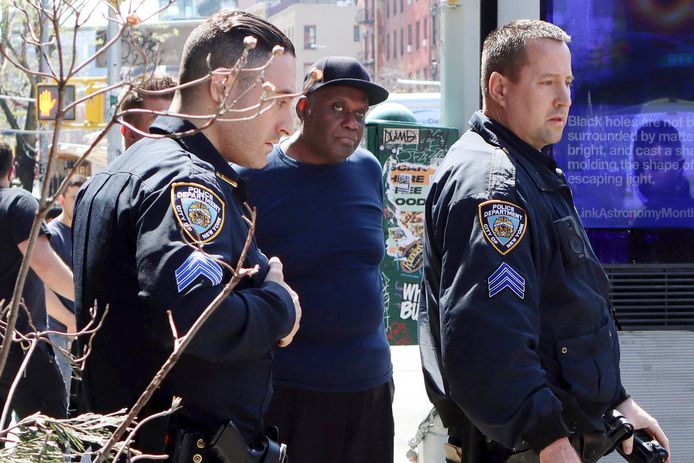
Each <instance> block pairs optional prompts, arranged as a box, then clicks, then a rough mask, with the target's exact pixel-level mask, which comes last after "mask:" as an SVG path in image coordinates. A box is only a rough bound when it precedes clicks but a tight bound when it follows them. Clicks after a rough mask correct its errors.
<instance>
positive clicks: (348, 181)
mask: <svg viewBox="0 0 694 463" xmlns="http://www.w3.org/2000/svg"><path fill="white" fill-rule="evenodd" d="M387 97H388V91H387V90H386V89H384V88H383V87H381V86H380V85H376V84H374V83H373V82H371V79H370V78H369V74H368V72H367V71H366V69H364V67H363V66H362V65H361V64H360V63H359V62H358V61H357V60H355V59H354V58H348V57H340V56H331V57H328V58H324V59H322V60H320V61H318V62H317V63H315V64H314V65H313V66H311V67H310V68H309V70H308V71H307V75H306V79H305V85H304V95H303V96H301V97H300V98H299V100H298V101H297V103H296V113H297V115H298V117H299V119H300V120H301V128H300V129H299V130H298V131H297V132H296V133H295V134H294V135H293V136H292V137H290V138H289V139H287V140H285V141H283V142H281V143H280V144H278V145H275V147H274V149H273V151H272V152H271V153H270V156H269V160H268V164H267V166H266V167H265V168H264V169H263V170H243V171H242V172H241V174H242V175H244V176H247V177H248V178H249V181H250V198H249V202H250V204H252V205H254V206H255V207H256V208H257V211H258V216H257V217H258V218H257V225H258V226H257V228H256V239H257V241H258V244H259V246H261V248H262V249H263V251H264V252H266V253H269V255H276V256H281V259H282V262H283V263H284V268H285V278H286V281H287V283H288V284H291V285H292V287H293V288H295V290H296V291H297V293H298V295H299V298H300V299H301V306H302V310H303V311H304V314H305V317H306V318H305V319H308V320H309V321H308V322H307V323H306V324H302V327H301V330H299V332H298V333H297V335H296V336H297V337H296V338H295V343H296V348H294V346H288V347H287V348H285V349H276V350H275V362H274V364H273V377H274V389H275V393H274V395H273V397H272V401H271V403H270V407H269V409H268V413H267V414H266V419H265V422H266V424H268V425H277V426H279V428H280V434H281V440H282V441H283V442H286V443H287V455H288V457H289V460H290V461H291V463H332V462H334V461H336V460H337V461H350V462H359V463H392V461H393V429H394V426H393V410H392V399H393V395H392V390H393V389H392V366H391V360H390V350H389V347H388V342H387V340H386V336H385V329H384V326H383V298H382V287H381V274H380V270H379V264H380V262H381V260H382V258H383V253H384V246H383V230H382V220H383V212H382V211H383V199H382V198H383V186H382V183H381V165H380V163H379V162H378V160H377V159H376V158H375V157H374V155H373V154H371V153H370V152H368V151H367V150H365V149H363V148H360V147H359V142H360V141H361V138H362V134H363V132H364V119H365V117H366V112H367V111H368V109H369V106H370V105H373V104H376V103H380V102H381V101H383V100H385V99H386V98H387Z"/></svg>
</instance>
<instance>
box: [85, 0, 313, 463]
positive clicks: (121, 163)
mask: <svg viewBox="0 0 694 463" xmlns="http://www.w3.org/2000/svg"><path fill="white" fill-rule="evenodd" d="M248 36H252V37H254V38H255V39H256V40H257V44H256V46H255V48H253V49H252V50H251V51H250V52H249V55H248V63H247V65H246V66H245V67H246V68H247V69H255V70H253V71H251V70H247V71H241V73H240V74H239V75H238V76H234V75H231V74H230V73H229V72H223V71H224V70H225V69H226V71H229V70H231V68H232V67H233V66H234V64H235V63H236V61H237V59H238V58H239V57H240V56H241V55H242V53H243V50H244V39H246V38H247V37H248ZM276 45H279V46H282V47H284V51H285V52H284V54H283V55H279V56H274V57H273V56H272V49H273V47H275V46H276ZM293 54H294V48H293V46H292V44H291V42H290V41H289V39H287V37H286V36H285V35H284V34H282V32H281V31H279V30H278V29H277V28H275V27H274V26H272V25H271V24H269V23H267V22H266V21H264V20H262V19H260V18H257V17H255V16H253V15H250V14H247V13H243V12H240V11H234V10H222V11H220V12H219V13H217V14H215V15H213V16H212V17H210V18H209V19H208V20H206V21H205V22H204V23H202V24H201V25H199V26H198V27H197V28H196V29H195V30H194V31H193V32H192V33H191V35H190V36H189V37H188V39H187V41H186V44H185V47H184V50H183V57H182V62H181V70H180V76H179V81H180V82H181V84H185V83H189V82H193V81H195V80H199V79H200V78H202V77H204V76H205V75H207V74H208V72H209V70H210V68H211V70H216V71H220V72H214V73H213V74H214V75H213V77H212V78H211V79H210V80H205V79H203V81H202V82H201V83H198V84H196V85H192V86H187V87H185V88H180V89H178V90H177V93H176V95H175V97H174V101H173V103H172V106H171V111H172V113H178V114H186V115H187V117H188V119H182V118H173V117H160V118H158V119H157V120H156V121H155V123H154V124H153V126H152V127H151V128H150V131H151V132H152V133H154V134H156V135H159V136H164V137H163V138H158V139H152V138H146V139H143V140H140V141H139V142H137V143H135V144H134V145H133V146H132V147H131V148H130V149H129V150H127V151H126V152H125V153H124V154H123V155H122V156H120V157H119V158H117V159H116V160H115V161H114V162H113V163H111V164H110V165H109V166H107V167H106V169H105V170H104V171H102V172H100V173H98V174H96V175H95V176H94V177H93V178H92V179H91V180H90V181H89V182H88V184H87V185H86V187H85V188H84V189H83V190H82V191H81V192H80V194H79V197H78V203H77V206H76V211H75V218H74V225H73V230H74V249H73V251H74V255H73V262H74V268H75V279H76V283H77V286H76V311H77V317H78V323H79V324H80V325H81V326H84V325H85V323H86V322H87V321H88V319H89V316H88V313H89V309H90V307H93V306H94V305H95V304H98V308H99V315H100V314H101V313H102V309H103V308H104V307H106V306H107V305H108V307H109V312H108V314H107V316H106V317H105V319H104V325H103V328H102V329H101V332H99V333H98V334H97V335H96V336H95V337H94V340H93V345H92V351H91V354H90V357H89V359H88V361H87V364H86V370H85V372H84V384H83V387H82V391H81V392H80V394H79V400H78V402H79V408H80V410H81V411H85V410H92V411H96V412H101V413H105V412H112V411H114V410H118V409H120V408H122V407H130V406H131V405H133V404H134V402H135V400H136V398H137V397H138V396H139V395H140V394H141V393H142V392H143V390H144V389H145V387H146V385H147V384H148V383H149V382H150V381H151V379H152V377H153V376H154V373H155V372H156V371H157V369H158V368H159V367H160V366H161V364H162V363H163V361H164V359H165V358H166V357H167V356H168V355H169V354H170V353H171V351H172V347H173V342H174V338H173V335H172V330H171V328H170V325H169V322H168V320H167V311H170V312H171V314H172V317H173V321H174V323H175V326H176V329H177V331H178V333H181V334H183V333H186V332H187V330H188V329H189V328H190V326H191V325H192V324H193V323H194V321H195V320H196V319H197V318H198V317H199V316H200V314H201V313H202V311H203V310H204V309H205V308H206V307H207V306H208V304H209V303H210V302H212V300H213V299H214V298H215V297H216V296H217V295H218V294H219V293H220V291H221V290H222V287H223V285H224V284H225V283H227V282H228V281H229V279H230V278H231V275H230V271H229V270H227V269H226V268H225V267H224V266H222V265H220V264H219V263H218V262H219V261H223V262H226V263H228V264H231V265H236V262H237V261H238V259H239V256H240V253H241V251H242V248H243V245H244V242H245V241H246V237H247V235H248V226H247V224H246V222H245V221H244V219H243V215H244V214H245V209H244V202H245V199H246V191H245V185H244V183H243V181H242V180H241V179H240V178H239V176H238V175H237V173H236V172H235V171H234V170H233V169H232V168H231V167H230V166H229V164H228V163H229V162H232V161H233V162H234V163H237V164H240V165H243V166H252V167H262V166H263V165H264V164H265V162H266V155H267V154H268V153H269V151H270V149H271V148H272V144H273V143H275V142H277V141H278V139H279V137H280V136H281V135H286V134H287V133H288V132H289V130H290V126H291V121H292V119H291V107H290V104H289V103H290V101H291V94H292V93H293V92H294V91H295V71H294V69H295V59H294V56H293ZM271 57H272V61H271V62H270V65H269V66H268V67H266V68H265V69H264V70H262V68H263V67H264V65H265V64H266V63H267V62H268V60H270V58H271ZM208 64H209V65H208ZM261 72H262V74H260V73H261ZM263 82H271V83H272V85H263ZM232 102H233V103H232ZM258 104H259V105H260V107H258ZM232 105H233V107H232V109H233V110H234V111H228V108H229V107H230V106H232ZM219 108H222V109H224V110H225V112H223V113H222V114H220V115H219V116H218V118H219V119H222V118H227V119H228V118H236V119H240V120H237V121H234V122H230V121H222V120H218V119H215V120H214V121H213V122H212V123H210V120H211V118H210V115H211V114H215V113H216V112H218V110H219ZM182 133H183V134H185V136H182V137H174V136H172V135H173V134H182ZM193 241H195V242H197V243H198V244H199V245H200V246H199V247H197V248H196V247H193V246H190V245H188V243H190V242H193ZM244 266H245V267H253V266H258V268H259V271H258V272H257V273H256V274H255V275H254V276H253V277H252V278H245V279H243V280H241V283H240V284H239V285H238V286H237V288H236V289H235V290H234V292H233V293H232V294H231V295H230V296H229V297H227V298H226V299H224V300H223V302H222V303H221V305H220V306H219V307H218V308H217V310H216V311H215V312H214V314H213V315H212V316H211V318H210V319H209V320H208V321H207V322H206V323H205V325H204V326H203V328H202V330H201V332H200V333H199V334H198V335H197V336H196V337H195V338H194V340H193V342H192V343H191V344H190V346H189V347H188V348H187V349H186V351H185V352H184V353H183V355H182V357H181V358H180V360H179V361H178V363H177V364H176V366H175V368H174V369H173V371H172V372H171V374H170V376H169V377H168V378H167V379H166V380H165V381H164V383H163V384H162V386H161V388H160V389H159V390H158V391H157V392H156V393H155V395H154V397H153V398H152V400H151V402H150V404H149V410H150V411H158V410H161V409H165V408H167V407H169V406H170V403H171V398H172V397H173V396H178V397H181V398H182V399H183V400H182V409H181V410H180V411H179V412H177V413H176V414H175V415H174V416H173V417H172V418H171V421H170V422H169V423H168V424H166V425H164V426H161V423H160V426H158V427H160V428H164V429H163V432H162V433H158V430H157V429H155V428H157V426H153V427H152V428H150V430H149V431H148V432H145V433H144V434H141V435H140V442H139V445H140V447H141V448H147V450H149V451H162V450H163V449H162V448H161V446H163V443H164V442H165V437H166V442H168V448H167V449H166V451H167V452H168V454H169V455H173V457H172V458H173V461H190V459H191V458H192V459H193V460H199V461H216V457H215V456H214V454H212V453H209V454H207V455H205V452H207V451H208V450H209V448H210V445H211V444H214V443H215V442H214V441H215V438H216V434H217V433H218V432H221V431H223V430H226V431H230V430H231V431H233V432H234V433H236V434H234V435H233V436H232V437H238V433H240V436H242V437H243V440H244V441H245V443H246V444H247V445H248V446H249V447H253V448H258V447H259V446H261V447H262V446H264V445H266V444H267V440H266V439H265V438H264V437H263V436H262V434H263V430H262V416H263V413H264V411H265V409H266V408H267V404H268V403H269V400H270V397H271V395H272V389H271V381H270V377H271V373H270V371H271V366H272V358H271V351H272V349H273V348H274V347H275V346H276V345H277V344H279V345H280V346H284V345H287V344H289V343H290V342H291V340H292V338H293V336H294V334H295V333H296V330H297V329H298V324H299V318H300V306H299V303H298V299H297V298H296V295H295V293H294V292H293V291H292V290H291V289H290V288H289V287H288V286H287V285H286V284H285V283H284V279H283V275H282V265H281V263H280V262H279V260H277V259H270V261H269V262H268V259H267V258H266V257H265V256H264V255H263V254H262V253H261V252H260V250H259V249H258V248H257V247H256V245H255V242H254V243H253V244H252V245H251V247H250V250H249V252H248V254H247V256H246V261H245V263H244ZM82 343H83V344H84V341H83V342H82ZM82 348H84V345H83V346H82ZM155 431H156V432H155ZM226 431H225V432H226ZM222 435H223V436H224V435H226V434H222ZM191 442H193V444H192V445H191ZM230 442H232V443H234V441H233V440H232V441H230ZM251 453H252V454H253V458H251V457H250V456H249V458H251V459H250V460H249V461H277V460H272V459H269V458H267V459H264V458H266V456H263V455H258V453H257V452H255V451H254V452H251V451H250V449H249V455H250V454H251ZM191 455H192V457H191ZM256 457H257V458H256ZM221 461H224V460H221ZM244 461H245V460H244Z"/></svg>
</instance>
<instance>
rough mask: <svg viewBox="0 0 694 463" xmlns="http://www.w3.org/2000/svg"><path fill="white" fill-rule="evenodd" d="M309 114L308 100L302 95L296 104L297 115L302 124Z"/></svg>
mask: <svg viewBox="0 0 694 463" xmlns="http://www.w3.org/2000/svg"><path fill="white" fill-rule="evenodd" d="M307 112H308V98H307V97H306V95H301V96H300V97H299V99H298V100H297V102H296V115H297V117H298V118H299V120H300V121H301V122H304V119H305V118H306V114H307Z"/></svg>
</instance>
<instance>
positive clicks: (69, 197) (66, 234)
mask: <svg viewBox="0 0 694 463" xmlns="http://www.w3.org/2000/svg"><path fill="white" fill-rule="evenodd" d="M86 181H87V177H85V176H84V175H79V174H75V175H73V176H72V178H70V180H69V181H68V184H67V188H66V190H65V192H64V193H63V194H62V195H60V196H58V198H57V200H58V204H60V207H61V209H62V212H61V213H60V214H59V215H58V216H57V217H56V218H55V220H52V221H51V222H49V223H48V232H49V233H50V235H51V237H50V243H51V247H52V248H53V250H54V251H55V252H56V253H57V254H58V255H59V256H60V258H61V259H62V261H63V262H65V264H66V265H67V266H68V267H70V270H72V213H73V211H74V209H75V198H76V197H77V191H78V190H79V189H80V187H81V186H82V185H83V184H84V183H85V182H86ZM49 292H50V289H49V288H46V294H47V298H51V299H52V298H53V295H52V294H49ZM58 299H59V300H60V303H61V304H62V305H63V306H64V307H65V308H66V309H67V310H69V311H70V313H72V314H74V313H75V307H74V304H73V302H72V301H70V300H68V299H65V298H63V297H59V296H58ZM47 302H48V300H47ZM73 318H74V315H73ZM70 325H71V327H72V328H74V326H75V323H74V321H72V323H71V324H70ZM48 328H49V329H50V330H51V331H59V332H61V333H65V332H67V326H65V325H64V324H63V323H61V322H59V321H58V320H56V319H55V318H53V317H50V316H49V317H48ZM49 337H50V338H51V341H52V342H53V345H54V347H57V348H58V349H54V350H56V352H55V358H56V361H57V362H58V366H59V367H60V373H61V375H62V376H63V382H64V383H65V389H66V392H67V393H68V394H69V393H70V382H71V381H70V378H71V377H72V366H71V363H70V360H69V359H68V357H67V356H66V355H65V354H64V353H63V352H61V351H60V349H63V350H65V351H66V352H70V346H71V345H72V339H71V338H70V337H69V336H63V335H60V334H49Z"/></svg>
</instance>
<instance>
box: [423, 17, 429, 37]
mask: <svg viewBox="0 0 694 463" xmlns="http://www.w3.org/2000/svg"><path fill="white" fill-rule="evenodd" d="M422 29H424V30H423V32H424V39H425V40H426V39H428V38H429V18H427V17H425V18H424V27H422Z"/></svg>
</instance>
